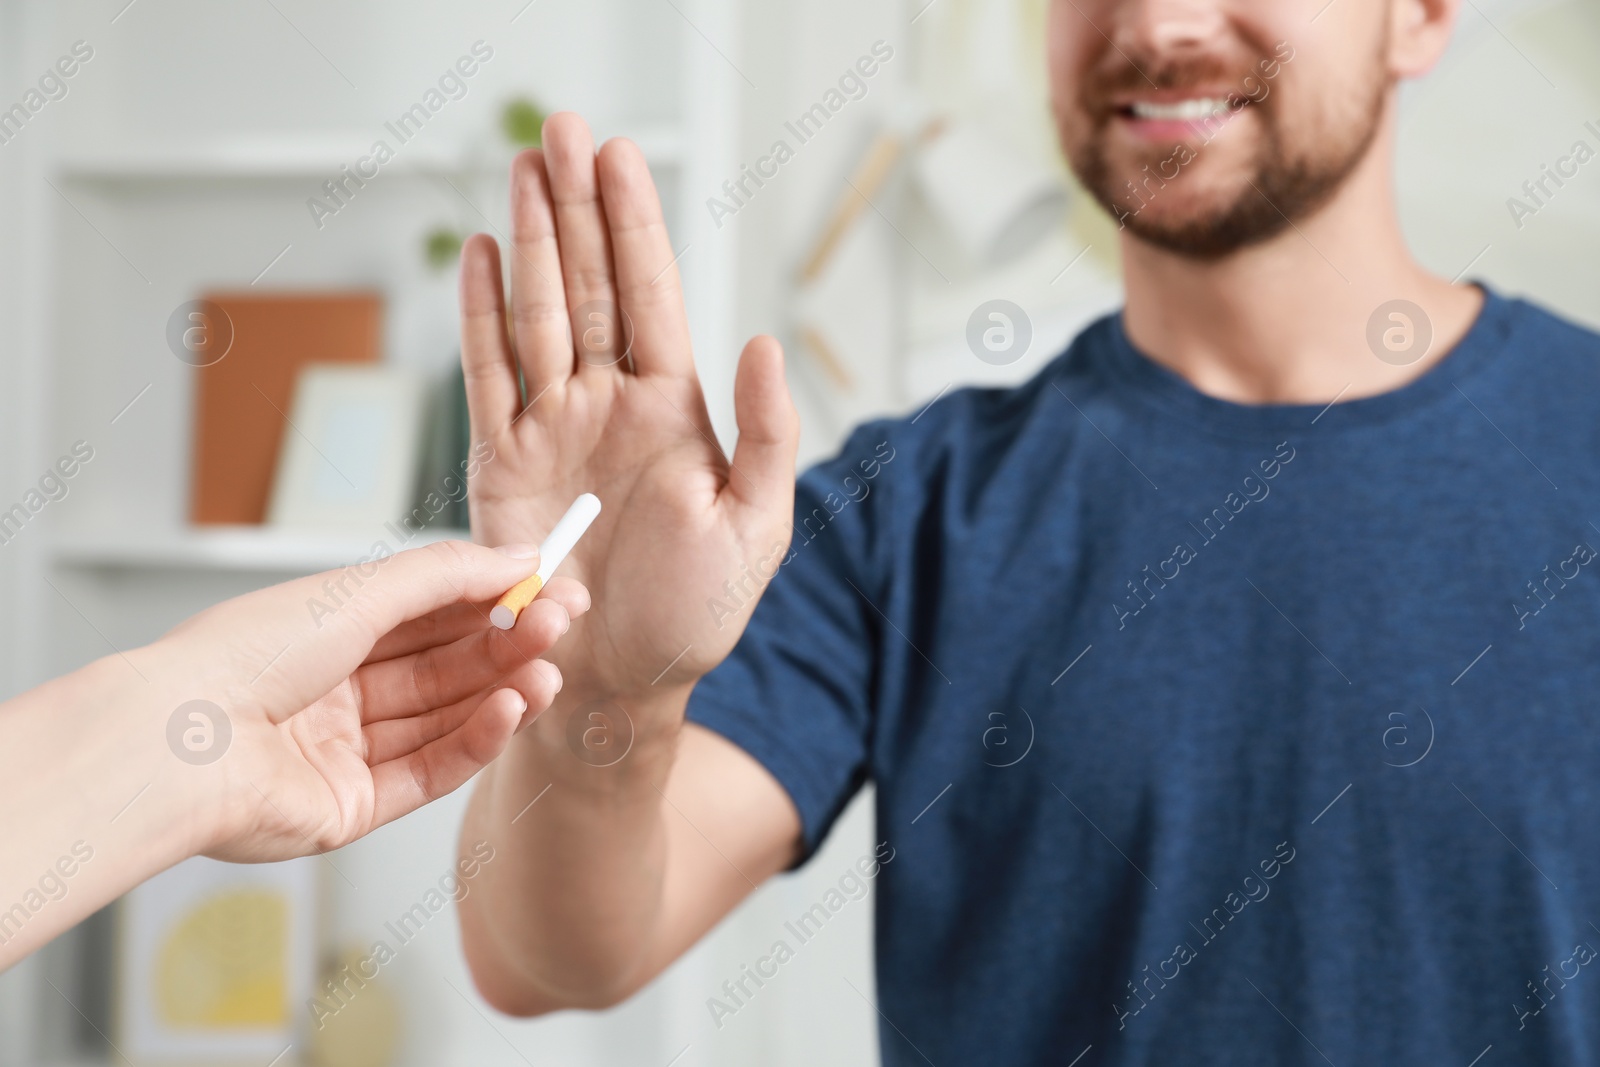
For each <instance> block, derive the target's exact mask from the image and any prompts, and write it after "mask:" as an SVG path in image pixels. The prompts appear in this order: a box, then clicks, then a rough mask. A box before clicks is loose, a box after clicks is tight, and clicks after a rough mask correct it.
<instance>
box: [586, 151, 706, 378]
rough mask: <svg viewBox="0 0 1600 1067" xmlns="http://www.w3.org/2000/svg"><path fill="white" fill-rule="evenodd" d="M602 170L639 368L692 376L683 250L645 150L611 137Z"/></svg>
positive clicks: (602, 186) (622, 294) (619, 283)
mask: <svg viewBox="0 0 1600 1067" xmlns="http://www.w3.org/2000/svg"><path fill="white" fill-rule="evenodd" d="M597 170H598V174H599V181H600V191H601V198H602V200H603V202H604V204H605V215H606V219H607V220H608V221H609V222H610V226H611V251H612V255H613V256H614V257H615V266H616V284H617V293H618V296H619V299H620V301H621V304H622V310H623V311H624V312H625V313H626V314H627V315H628V321H629V322H630V323H631V325H632V328H633V329H632V332H633V354H634V359H635V363H634V369H635V370H637V371H638V372H639V373H641V374H651V373H656V374H676V375H683V376H688V375H691V374H693V373H694V357H693V354H692V346H691V343H690V338H689V319H688V315H687V313H686V312H685V310H684V304H683V289H682V286H681V285H680V284H679V279H678V267H677V264H676V262H674V260H675V258H676V255H677V254H676V253H675V252H674V251H673V250H672V242H671V239H670V238H669V237H668V234H667V226H666V223H665V221H663V219H662V215H661V199H660V197H658V196H657V195H656V186H655V182H654V180H653V179H652V178H651V177H650V168H649V167H648V166H647V165H646V164H645V160H644V153H643V152H640V151H639V148H638V146H637V145H635V144H633V143H632V142H631V141H624V140H620V139H619V140H612V141H607V142H606V144H605V146H604V147H603V148H601V149H600V156H599V159H598V161H597Z"/></svg>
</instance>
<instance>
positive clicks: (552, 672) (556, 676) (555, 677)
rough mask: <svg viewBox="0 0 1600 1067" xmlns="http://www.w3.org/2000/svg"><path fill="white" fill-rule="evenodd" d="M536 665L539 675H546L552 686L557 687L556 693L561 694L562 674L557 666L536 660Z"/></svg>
mask: <svg viewBox="0 0 1600 1067" xmlns="http://www.w3.org/2000/svg"><path fill="white" fill-rule="evenodd" d="M534 663H535V666H536V668H537V670H538V671H539V673H540V674H542V675H544V676H545V678H546V679H547V680H548V681H549V682H550V684H551V685H553V686H555V687H556V688H555V691H556V692H557V693H559V692H561V684H562V678H561V672H560V671H559V670H557V669H556V665H555V664H554V663H550V662H547V661H546V660H542V659H541V660H535V661H534Z"/></svg>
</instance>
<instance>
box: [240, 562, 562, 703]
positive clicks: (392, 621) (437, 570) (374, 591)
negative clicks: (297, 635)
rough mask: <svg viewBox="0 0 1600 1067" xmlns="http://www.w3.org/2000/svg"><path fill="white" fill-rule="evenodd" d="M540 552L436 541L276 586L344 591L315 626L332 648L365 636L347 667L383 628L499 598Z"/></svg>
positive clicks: (296, 592) (312, 593)
mask: <svg viewBox="0 0 1600 1067" xmlns="http://www.w3.org/2000/svg"><path fill="white" fill-rule="evenodd" d="M536 555H537V550H536V549H535V548H534V547H533V546H532V545H520V546H518V545H509V546H506V547H505V548H503V549H494V548H486V547H484V546H483V545H475V544H473V543H471V542H470V541H435V542H434V543H432V544H430V545H425V546H423V547H422V548H413V549H408V550H406V551H404V552H398V553H396V554H395V555H393V556H388V557H385V558H383V559H381V560H374V561H372V562H371V563H367V564H363V565H357V566H351V567H345V568H343V569H342V570H339V571H329V572H327V573H324V574H314V575H312V576H311V577H309V578H301V579H298V580H297V581H294V582H288V583H285V584H284V585H281V586H275V587H274V588H273V590H271V592H272V593H274V594H275V595H281V596H283V597H284V598H285V599H289V598H294V599H297V600H299V599H306V600H312V599H317V598H319V597H321V596H322V595H323V593H324V589H325V587H327V586H328V585H330V584H331V585H332V586H333V587H335V588H336V589H339V590H342V591H343V592H344V594H345V595H344V597H343V598H342V599H341V600H340V602H339V603H338V605H337V607H336V608H334V609H332V610H330V611H329V612H328V614H327V615H326V616H324V617H322V618H320V619H319V620H318V625H317V629H318V631H319V635H318V641H319V642H321V643H324V644H325V646H326V647H329V648H338V647H341V646H340V645H339V643H338V638H339V637H340V636H342V635H349V636H356V637H357V638H358V640H360V641H361V642H363V643H362V644H361V647H360V649H359V653H360V654H359V655H358V656H357V657H356V658H355V659H354V660H353V661H352V662H351V663H350V664H349V665H348V666H347V667H346V668H345V669H344V671H343V674H348V673H350V671H351V670H354V669H355V667H356V666H357V665H358V664H360V663H361V662H363V661H364V660H365V659H366V658H367V654H368V653H369V652H370V651H371V650H372V648H373V647H374V646H375V645H377V643H378V641H379V640H380V639H381V638H382V637H383V636H384V635H385V634H387V633H388V632H389V631H391V630H393V629H395V628H396V627H397V626H400V625H401V624H402V623H406V622H410V621H411V620H412V619H420V618H421V617H423V616H424V615H427V614H429V613H430V612H434V611H438V610H439V609H440V608H444V607H448V606H450V605H452V604H460V603H476V602H478V601H483V600H492V599H494V598H496V597H499V596H500V595H501V594H502V593H504V592H505V591H506V590H507V589H509V588H511V587H512V586H513V585H516V584H517V583H518V582H520V581H521V580H522V579H524V578H526V577H527V576H528V575H530V574H532V573H533V572H534V570H535V569H537V567H538V562H537V560H536V559H535V558H533V557H535V556H536ZM343 647H345V648H348V647H349V646H343ZM351 651H354V650H353V649H351ZM343 674H341V675H340V676H341V677H342V676H343Z"/></svg>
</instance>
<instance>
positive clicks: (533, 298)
mask: <svg viewBox="0 0 1600 1067" xmlns="http://www.w3.org/2000/svg"><path fill="white" fill-rule="evenodd" d="M511 244H512V251H513V253H514V254H513V255H512V257H511V321H512V324H513V326H515V328H516V343H517V357H518V359H520V360H521V362H522V372H523V375H524V376H525V377H526V378H527V385H528V400H529V402H530V403H531V402H533V400H534V398H535V397H538V396H540V395H542V394H543V393H544V391H545V390H546V389H548V388H549V387H550V386H552V385H558V384H560V383H562V382H565V381H566V380H567V379H568V378H570V377H571V376H572V372H573V369H574V367H573V358H574V357H573V351H572V334H571V332H570V330H569V329H568V325H567V297H566V287H565V286H564V285H563V284H562V281H561V250H560V248H559V246H558V245H557V243H556V216H555V206H554V205H553V204H552V203H551V201H550V181H549V178H548V177H547V176H546V174H545V165H544V153H543V152H541V151H539V150H538V149H536V148H530V149H528V150H527V151H526V152H523V153H522V154H521V155H519V156H517V158H516V160H515V161H514V162H513V163H512V164H511Z"/></svg>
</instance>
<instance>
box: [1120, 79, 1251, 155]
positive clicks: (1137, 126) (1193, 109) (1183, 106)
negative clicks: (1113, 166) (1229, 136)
mask: <svg viewBox="0 0 1600 1067" xmlns="http://www.w3.org/2000/svg"><path fill="white" fill-rule="evenodd" d="M1249 104H1250V100H1249V98H1248V97H1244V96H1240V95H1238V94H1237V93H1227V92H1194V91H1192V90H1191V91H1186V92H1184V93H1182V94H1181V95H1180V94H1177V93H1159V94H1157V93H1152V94H1148V95H1141V96H1138V97H1133V98H1129V99H1126V100H1122V101H1119V102H1117V103H1115V104H1113V106H1112V113H1113V115H1114V116H1115V118H1116V120H1117V122H1118V123H1119V124H1120V125H1121V126H1122V127H1123V128H1124V129H1125V130H1127V131H1128V132H1129V133H1131V134H1132V135H1133V136H1134V137H1136V138H1138V139H1140V140H1148V141H1160V142H1164V143H1169V144H1170V143H1171V142H1173V141H1188V140H1192V139H1194V138H1207V139H1209V138H1210V136H1212V135H1213V134H1215V133H1216V131H1217V130H1219V129H1221V128H1222V127H1223V126H1224V125H1225V124H1227V123H1228V122H1229V121H1231V120H1232V119H1233V117H1234V115H1236V114H1238V113H1239V111H1241V110H1243V109H1244V107H1247V106H1249Z"/></svg>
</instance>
